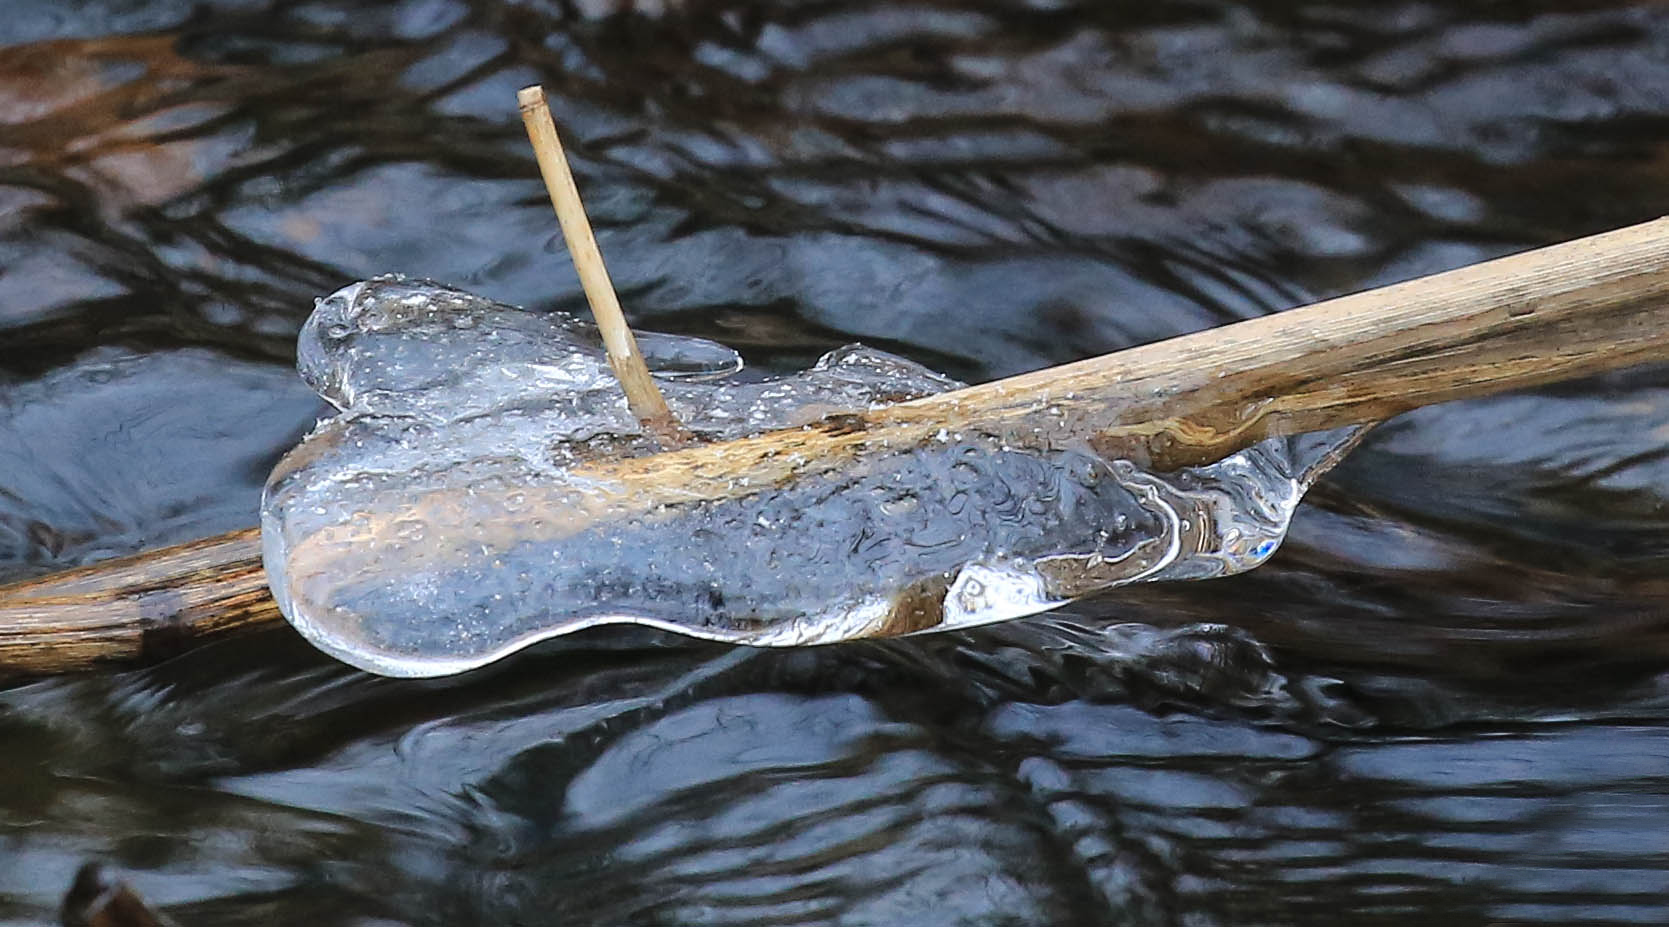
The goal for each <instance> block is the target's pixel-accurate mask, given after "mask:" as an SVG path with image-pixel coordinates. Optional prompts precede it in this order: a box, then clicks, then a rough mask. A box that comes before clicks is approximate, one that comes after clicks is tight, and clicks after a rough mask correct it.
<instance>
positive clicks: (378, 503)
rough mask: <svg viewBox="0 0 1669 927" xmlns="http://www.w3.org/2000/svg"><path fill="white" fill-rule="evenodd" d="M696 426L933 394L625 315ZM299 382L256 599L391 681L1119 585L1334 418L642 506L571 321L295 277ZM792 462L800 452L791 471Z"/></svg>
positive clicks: (894, 630) (815, 639) (997, 605)
mask: <svg viewBox="0 0 1669 927" xmlns="http://www.w3.org/2000/svg"><path fill="white" fill-rule="evenodd" d="M639 342H640V345H641V346H642V349H643V353H644V355H645V358H646V360H647V361H648V363H649V365H650V368H651V371H652V372H653V373H654V374H655V376H656V377H657V379H659V380H660V381H661V382H660V385H661V388H662V390H663V392H664V393H665V395H666V398H667V402H668V405H669V406H670V407H671V408H672V410H673V412H674V414H675V415H676V416H677V417H678V418H679V420H680V421H681V423H682V424H683V426H684V427H685V429H686V430H687V431H689V432H690V433H691V434H692V435H694V436H695V437H696V439H697V440H698V441H701V442H712V441H728V440H733V439H741V438H746V437H748V436H752V435H758V434H761V433H764V432H768V431H773V430H778V429H785V428H795V427H806V426H811V427H820V428H830V427H836V428H838V426H839V423H840V421H841V420H842V416H851V415H853V414H854V413H862V412H864V411H865V410H868V409H871V408H874V407H877V406H881V405H886V404H891V403H896V402H902V401H906V400H910V399H915V398H919V397H923V396H927V395H931V394H935V393H940V392H944V391H947V390H951V389H955V388H957V387H958V386H960V385H961V384H958V383H956V382H955V381H953V380H950V379H948V378H946V377H943V376H940V375H939V374H936V373H934V372H933V371H931V370H928V369H926V368H924V367H922V366H920V365H918V364H915V363H913V362H910V361H907V360H904V359H902V358H898V357H895V356H892V355H890V354H886V353H884V352H881V351H876V350H873V349H870V348H865V347H861V346H849V347H846V348H841V349H840V350H837V351H834V352H831V353H830V354H828V355H826V356H824V357H823V358H822V359H820V360H819V361H818V362H817V363H816V364H815V365H813V366H812V367H811V368H810V369H808V370H805V371H803V372H801V373H798V374H795V375H792V376H786V377H778V378H774V379H771V378H757V377H755V378H750V377H748V376H747V375H745V374H742V373H741V372H740V371H741V368H742V364H741V359H740V357H739V356H738V355H736V354H735V352H733V351H731V350H730V349H728V348H726V347H724V346H722V345H718V344H715V343H713V342H710V341H704V340H701V339H696V338H686V337H679V336H672V335H656V334H651V333H644V334H641V335H639ZM298 366H299V368H300V370H301V374H302V376H303V378H304V379H305V380H306V381H307V382H308V383H309V384H310V385H312V386H313V388H314V389H316V390H317V391H318V392H319V394H320V395H322V396H324V397H325V398H326V399H327V400H329V401H330V402H331V403H333V404H334V405H336V406H337V407H338V408H339V409H341V410H342V412H341V414H340V415H338V416H337V417H335V418H332V419H329V420H327V421H324V422H322V423H320V425H319V426H318V428H316V429H315V430H314V431H313V433H312V434H310V435H309V436H308V437H307V438H306V440H305V441H303V443H302V444H301V445H300V446H299V447H298V448H296V449H295V450H294V451H292V452H291V453H290V454H289V455H288V456H286V457H285V458H284V460H283V461H282V462H280V464H279V465H278V467H277V468H276V469H275V470H274V472H273V474H272V476H271V478H270V479H269V480H268V482H267V487H266V493H265V497H264V500H263V504H262V539H263V545H264V551H265V561H266V568H267V574H268V578H269V582H270V584H271V586H272V589H273V593H274V596H275V597H276V599H277V601H278V604H279V606H280V608H281V609H282V610H283V612H284V614H285V616H286V617H288V618H289V620H290V621H291V623H292V624H294V625H295V626H296V627H297V628H298V629H299V630H300V631H301V632H302V633H303V634H304V635H305V636H307V637H308V639H309V640H311V641H312V642H313V643H314V644H316V645H318V646H319V647H320V648H322V649H324V650H325V651H327V652H329V653H331V654H333V655H335V656H337V657H339V658H340V659H342V660H344V661H346V662H348V663H352V664H354V665H356V666H359V667H362V668H364V669H367V670H370V671H373V672H378V673H383V674H387V675H397V676H431V675H441V674H446V673H454V672H460V671H463V670H467V669H470V668H473V667H477V666H480V665H483V664H485V663H488V662H491V661H493V660H496V659H498V658H500V657H502V656H504V655H506V654H508V653H511V652H513V651H515V650H517V649H520V648H521V647H525V646H527V645H528V644H530V643H533V642H535V641H538V640H542V639H545V638H549V637H552V636H555V635H558V634H564V633H567V632H570V631H574V630H577V629H580V628H584V627H588V626H591V625H596V624H603V623H611V622H631V623H639V624H647V625H653V626H656V627H662V628H667V629H671V630H675V631H679V632H681V633H685V634H691V635H695V636H699V637H705V638H712V639H717V640H724V641H731V642H735V643H740V644H753V645H793V644H815V643H826V642H831V641H839V640H849V639H854V638H864V637H881V636H891V635H898V634H908V633H917V632H923V631H931V630H942V629H950V628H959V627H968V626H971V625H976V624H982V623H987V622H992V621H1001V620H1006V619H1010V618H1017V617H1021V616H1024V615H1029V614H1033V613H1036V612H1039V611H1043V610H1045V609H1048V608H1051V607H1053V606H1056V605H1059V604H1061V603H1063V602H1065V601H1068V600H1070V599H1072V598H1075V597H1078V596H1083V595H1087V594H1090V593H1092V592H1096V591H1099V590H1102V589H1106V588H1109V587H1111V586H1116V585H1120V584H1123V583H1129V582H1135V581H1140V580H1152V579H1194V578H1203V577H1209V576H1218V575H1225V574H1228V573H1234V572H1239V571H1242V570H1245V569H1249V568H1251V567H1253V566H1255V565H1257V564H1258V563H1261V562H1262V561H1263V560H1264V559H1266V558H1267V557H1268V556H1269V554H1270V553H1271V552H1273V550H1274V549H1275V547H1276V546H1277V545H1278V544H1279V542H1280V540H1281V538H1282V537H1283V536H1284V534H1285V532H1286V527H1287V524H1288V521H1289V520H1290V518H1291V515H1292V511H1293V509H1294V507H1295V506H1296V505H1297V503H1298V500H1299V498H1300V497H1301V496H1302V494H1303V492H1304V491H1305V489H1306V488H1307V487H1308V485H1309V483H1310V481H1311V480H1312V479H1314V477H1315V476H1317V475H1319V473H1320V472H1321V471H1322V470H1323V469H1325V467H1326V466H1327V465H1329V464H1330V462H1331V461H1332V460H1333V459H1335V457H1336V453H1337V451H1338V449H1339V448H1341V447H1342V446H1343V442H1344V441H1346V440H1348V434H1347V433H1343V432H1341V433H1327V434H1322V435H1314V436H1300V437H1297V438H1283V439H1272V440H1269V441H1265V442H1263V443H1261V444H1258V445H1255V446H1253V447H1250V448H1247V449H1246V450H1244V451H1241V452H1239V453H1236V454H1234V455H1231V456H1229V457H1227V458H1224V459H1223V460H1221V461H1218V462H1216V463H1214V464H1211V465H1208V466H1202V467H1194V468H1189V469H1185V470H1180V471H1176V472H1173V473H1166V474H1156V473H1150V472H1147V471H1144V470H1142V469H1141V468H1139V467H1137V466H1135V465H1134V464H1132V463H1130V462H1129V461H1124V460H1118V459H1108V458H1104V457H1101V456H1099V455H1097V454H1096V453H1095V452H1094V451H1093V450H1092V449H1091V448H1090V447H1089V446H1088V445H1087V444H1084V443H1082V442H1072V441H1051V440H1048V439H1047V438H1046V437H1043V438H1039V440H1037V441H1035V442H1031V443H1024V442H1020V443H1017V442H1015V441H1014V440H1013V439H1012V437H1011V436H1007V437H998V436H994V435H986V434H979V433H969V432H957V431H953V430H951V429H948V428H947V429H940V430H939V431H938V432H937V433H936V434H933V435H932V437H930V438H928V439H924V440H922V441H919V442H914V443H911V444H909V445H908V446H900V447H887V448H885V449H882V450H880V451H878V452H874V453H870V454H868V455H867V456H865V457H864V458H863V459H862V460H861V461H860V462H858V463H856V464H854V465H851V466H832V465H831V466H821V467H810V468H807V469H805V471H804V475H803V476H799V477H797V478H794V479H789V480H777V481H771V482H769V483H766V484H762V485H757V486H751V485H744V484H741V483H738V482H732V483H730V484H727V485H725V486H723V487H721V489H722V491H711V489H710V488H709V489H708V490H703V491H701V492H696V491H693V490H692V491H690V492H688V493H687V494H681V493H680V490H679V487H680V482H679V481H680V480H681V479H689V480H692V481H693V480H695V479H696V478H697V477H699V476H700V474H686V473H682V472H681V471H679V470H678V464H677V463H676V460H677V454H668V455H665V456H664V457H657V458H655V460H656V461H661V460H666V461H669V462H668V463H667V464H666V471H665V474H664V478H663V477H660V476H657V479H656V481H655V484H654V490H655V491H654V493H653V494H652V495H653V498H652V499H648V498H646V497H645V496H644V495H643V494H642V493H639V492H637V490H635V489H634V488H633V487H630V486H626V485H624V484H623V483H622V482H621V479H620V478H619V477H618V474H617V473H616V471H615V470H614V469H612V467H611V462H616V461H620V460H630V459H632V458H636V457H645V456H648V455H652V454H656V453H658V452H659V451H661V450H662V449H661V448H660V447H659V446H658V445H657V444H656V442H655V440H654V439H653V438H652V437H650V436H648V435H645V434H644V433H643V431H642V429H641V428H640V426H639V424H638V422H637V421H636V420H635V419H634V418H633V417H632V416H631V414H630V413H629V412H628V410H627V408H626V403H625V399H624V397H623V396H622V395H621V393H620V390H619V387H618V385H617V384H616V382H615V381H614V378H613V376H612V374H611V373H610V371H609V368H608V363H607V360H606V358H605V356H604V353H603V350H602V346H601V342H600V339H599V338H598V336H597V333H596V331H595V329H594V328H593V327H592V326H591V325H590V324H589V323H587V322H584V321H581V320H578V319H575V318H573V317H571V316H567V315H563V314H559V313H543V312H531V311H527V310H522V309H517V308H514V307H511V306H505V305H502V304H499V303H494V302H492V301H490V300H485V299H482V298H480V297H477V296H472V295H470V294H468V293H464V292H462V291H459V290H455V289H450V288H447V287H444V286H439V285H436V284H432V283H427V282H416V281H407V280H404V279H398V278H381V279H377V280H371V281H367V282H364V283H357V284H354V285H352V286H349V287H347V288H345V289H343V290H341V291H340V292H338V293H336V294H334V295H332V296H330V297H329V298H327V299H324V300H321V301H320V302H319V304H318V307H317V308H316V310H315V311H314V314H313V316H312V318H310V319H309V321H308V323H307V325H306V327H305V328H304V330H303V332H302V335H301V339H300V345H299V350H298ZM796 472H798V471H796Z"/></svg>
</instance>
